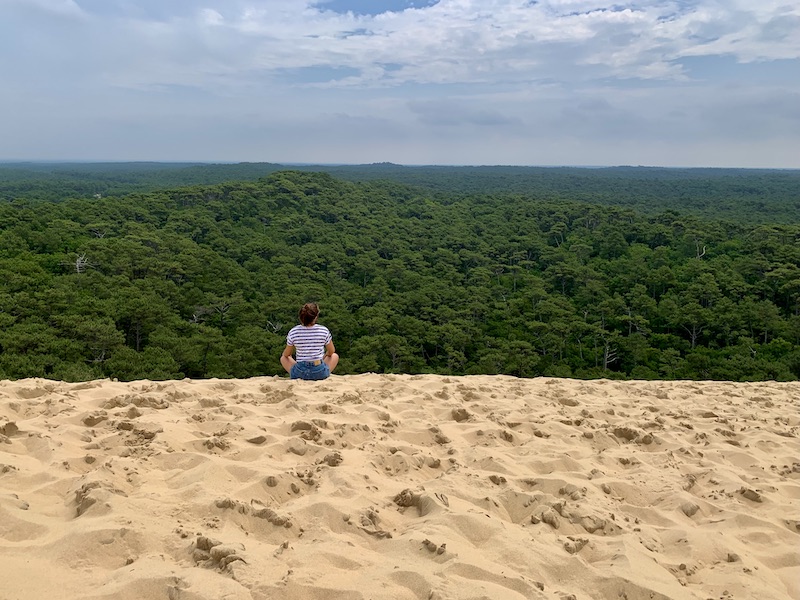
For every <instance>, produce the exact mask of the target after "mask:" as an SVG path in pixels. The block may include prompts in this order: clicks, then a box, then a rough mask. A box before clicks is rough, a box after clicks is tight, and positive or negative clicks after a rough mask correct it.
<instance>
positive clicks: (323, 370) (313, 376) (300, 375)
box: [289, 361, 331, 381]
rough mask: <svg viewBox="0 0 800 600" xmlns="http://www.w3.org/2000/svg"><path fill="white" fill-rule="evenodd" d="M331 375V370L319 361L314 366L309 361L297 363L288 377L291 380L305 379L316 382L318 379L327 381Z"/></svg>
mask: <svg viewBox="0 0 800 600" xmlns="http://www.w3.org/2000/svg"><path fill="white" fill-rule="evenodd" d="M330 374H331V370H330V368H329V367H328V365H326V364H325V363H324V362H322V361H320V363H319V364H318V365H315V364H314V363H313V362H310V361H302V362H297V363H295V364H294V365H293V366H292V370H291V372H290V373H289V376H290V377H291V378H292V379H306V380H309V381H317V380H319V379H327V377H328V376H329V375H330Z"/></svg>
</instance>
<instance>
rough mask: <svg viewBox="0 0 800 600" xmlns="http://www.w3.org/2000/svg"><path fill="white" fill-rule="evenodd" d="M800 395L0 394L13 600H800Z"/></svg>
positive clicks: (788, 387) (371, 387)
mask: <svg viewBox="0 0 800 600" xmlns="http://www.w3.org/2000/svg"><path fill="white" fill-rule="evenodd" d="M798 435H800V385H799V384H797V383H787V384H780V383H771V382H770V383H752V384H740V383H736V384H734V383H721V382H702V383H698V382H612V381H591V382H584V381H572V380H562V379H534V380H521V379H515V378H511V377H489V376H475V377H449V378H448V377H436V376H393V375H373V374H368V375H358V376H334V377H332V378H331V379H329V380H327V381H325V382H319V383H315V382H290V381H289V380H287V379H282V378H267V377H264V378H255V379H248V380H203V381H189V380H185V381H168V382H148V381H139V382H133V383H117V382H112V381H107V380H103V381H94V382H88V383H81V384H67V383H61V382H53V381H46V380H41V379H36V380H24V381H16V382H8V381H5V382H0V600H18V599H25V600H34V599H35V600H39V599H43V598H47V599H51V600H52V599H61V598H63V599H69V600H74V599H83V598H92V599H100V598H104V599H106V598H107V599H109V600H110V599H112V598H113V599H123V600H124V599H130V600H140V599H143V598H147V599H161V598H164V599H168V600H200V599H203V600H223V599H225V600H239V599H256V600H262V599H267V598H297V599H312V600H313V599H328V598H330V599H345V600H361V599H390V598H391V599H420V600H429V599H439V600H444V599H448V600H466V599H478V598H492V599H495V598H497V599H503V600H514V599H523V598H534V599H536V598H554V599H559V600H563V599H570V598H574V599H576V600H583V599H589V598H596V599H600V598H603V599H606V598H610V599H619V598H623V599H627V600H636V599H647V600H651V599H664V598H676V599H677V598H698V599H707V598H713V599H717V598H719V599H722V600H728V599H734V598H736V599H742V598H758V599H759V600H769V599H776V600H777V599H781V600H783V599H790V598H795V599H797V598H800V441H799V440H798V437H797V436H798Z"/></svg>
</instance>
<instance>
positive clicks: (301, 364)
mask: <svg viewBox="0 0 800 600" xmlns="http://www.w3.org/2000/svg"><path fill="white" fill-rule="evenodd" d="M318 317H319V307H318V306H317V305H316V304H314V303H313V302H309V303H308V304H304V305H303V308H301V309H300V325H295V326H294V327H292V329H291V330H290V331H289V335H287V336H286V348H285V349H284V350H283V354H281V364H282V365H283V368H284V369H286V372H287V373H289V376H290V377H291V378H292V379H308V380H318V379H326V378H327V377H328V376H329V375H330V374H331V371H333V370H334V369H335V368H336V365H337V364H339V355H338V354H336V348H335V347H334V345H333V338H332V336H331V332H330V331H329V330H328V328H327V327H325V326H323V325H319V324H318V323H317V318H318ZM292 354H295V356H294V357H292Z"/></svg>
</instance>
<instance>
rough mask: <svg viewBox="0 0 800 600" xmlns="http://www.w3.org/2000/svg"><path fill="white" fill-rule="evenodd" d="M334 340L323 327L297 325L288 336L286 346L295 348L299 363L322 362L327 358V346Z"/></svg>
mask: <svg viewBox="0 0 800 600" xmlns="http://www.w3.org/2000/svg"><path fill="white" fill-rule="evenodd" d="M332 339H333V338H332V337H331V332H330V331H329V330H328V328H327V327H325V326H323V325H316V324H315V325H312V326H311V327H306V326H305V325H295V326H294V327H292V329H291V330H290V331H289V335H287V336H286V345H287V346H294V347H295V350H296V351H297V355H296V356H295V360H297V361H298V362H300V361H309V360H320V359H321V358H322V357H323V356H325V345H326V344H327V343H328V342H330V341H331V340H332Z"/></svg>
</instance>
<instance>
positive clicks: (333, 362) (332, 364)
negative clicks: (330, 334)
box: [322, 352, 339, 373]
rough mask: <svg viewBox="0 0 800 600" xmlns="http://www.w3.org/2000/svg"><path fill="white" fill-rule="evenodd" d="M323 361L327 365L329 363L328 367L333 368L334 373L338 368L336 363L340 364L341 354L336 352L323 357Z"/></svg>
mask: <svg viewBox="0 0 800 600" xmlns="http://www.w3.org/2000/svg"><path fill="white" fill-rule="evenodd" d="M322 361H323V362H324V363H325V364H326V365H328V368H329V369H330V370H331V373H332V372H333V370H334V369H335V368H336V365H338V364H339V355H338V354H336V352H334V353H333V354H331V355H330V356H326V357H325V358H323V359H322Z"/></svg>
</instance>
